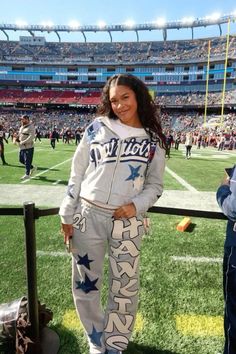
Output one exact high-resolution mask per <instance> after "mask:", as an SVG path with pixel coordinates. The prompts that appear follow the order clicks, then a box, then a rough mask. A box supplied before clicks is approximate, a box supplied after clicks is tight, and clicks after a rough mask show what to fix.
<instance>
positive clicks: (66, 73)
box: [0, 36, 236, 94]
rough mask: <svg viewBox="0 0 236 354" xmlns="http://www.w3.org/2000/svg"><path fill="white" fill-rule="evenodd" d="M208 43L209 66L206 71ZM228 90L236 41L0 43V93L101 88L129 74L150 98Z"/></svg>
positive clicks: (233, 82) (231, 84) (235, 61)
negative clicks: (112, 78) (149, 92)
mask: <svg viewBox="0 0 236 354" xmlns="http://www.w3.org/2000/svg"><path fill="white" fill-rule="evenodd" d="M209 41H210V66H209V71H208V68H207V59H208V45H209ZM227 49H228V57H227V69H226V78H227V81H226V91H229V90H233V89H235V85H236V80H235V79H236V76H235V72H236V36H230V37H229V45H228V47H227V38H226V37H225V36H222V37H214V38H211V39H194V40H179V41H159V42H153V41H152V42H114V43H113V42H109V43H108V42H105V43H86V42H85V43H67V42H65V43H61V42H59V43H56V42H49V43H47V42H46V41H44V42H43V43H41V44H40V45H39V44H27V43H24V42H22V41H0V88H2V89H9V88H10V89H11V88H13V87H18V88H19V87H20V88H21V89H26V90H29V89H32V88H33V89H37V88H42V87H43V88H44V89H62V88H63V89H64V90H65V89H70V90H71V89H72V90H77V89H79V90H88V89H90V90H91V89H98V88H99V89H100V88H101V87H102V86H104V83H105V82H106V80H107V79H108V78H109V77H110V76H111V75H113V74H115V73H132V74H134V75H136V76H138V77H139V78H140V79H142V80H143V81H144V82H145V83H146V84H147V85H148V86H149V88H150V89H151V90H152V91H153V92H154V94H157V93H158V94H166V93H168V94H169V93H183V92H184V93H190V92H205V89H206V80H207V75H208V74H209V76H208V79H209V92H220V91H222V85H223V79H224V72H225V56H226V51H227Z"/></svg>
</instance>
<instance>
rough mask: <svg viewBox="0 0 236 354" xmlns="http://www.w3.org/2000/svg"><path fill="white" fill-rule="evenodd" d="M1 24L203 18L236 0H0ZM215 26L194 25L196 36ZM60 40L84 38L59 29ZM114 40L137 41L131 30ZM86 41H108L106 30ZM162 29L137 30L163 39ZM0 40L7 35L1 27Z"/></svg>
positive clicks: (235, 28)
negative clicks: (200, 26)
mask: <svg viewBox="0 0 236 354" xmlns="http://www.w3.org/2000/svg"><path fill="white" fill-rule="evenodd" d="M0 5H1V6H0V8H1V11H0V24H16V22H17V21H21V22H22V21H23V22H26V23H27V24H30V25H36V24H42V23H43V22H49V21H50V22H52V23H53V24H54V25H69V23H70V22H71V21H77V22H79V23H80V24H81V25H97V24H98V23H99V22H100V21H103V22H105V23H106V24H107V25H112V24H124V23H126V21H130V20H132V21H134V22H135V23H137V24H143V23H151V22H154V21H156V20H157V19H158V18H165V19H166V21H168V22H169V21H175V20H181V19H183V18H184V17H190V16H191V17H194V18H203V17H205V16H208V15H211V14H213V13H220V14H221V15H227V14H230V13H232V12H235V13H236V1H235V0H195V1H193V0H161V1H159V0H116V1H111V0H83V1H81V0H7V1H6V0H4V1H3V0H0ZM222 31H223V34H226V33H227V24H226V25H222ZM219 33H220V32H219V28H218V26H210V27H207V28H200V29H199V28H197V29H195V30H194V36H195V38H199V37H211V36H218V35H219ZM7 34H8V35H9V38H10V39H11V40H18V39H19V36H20V35H29V33H28V32H26V31H23V32H14V31H7ZM230 34H236V23H231V25H230ZM35 35H37V36H45V37H46V39H47V41H58V37H57V35H56V34H55V33H47V32H43V33H41V32H35ZM60 36H61V40H62V41H71V42H74V41H79V42H80V41H81V42H83V41H84V37H83V35H82V34H81V33H79V32H76V33H69V34H67V33H62V34H60ZM112 37H113V41H127V40H128V41H136V40H137V37H136V34H135V32H134V31H128V32H113V33H112ZM86 38H87V41H90V42H91V41H92V42H100V41H110V37H109V35H108V33H106V32H97V33H86ZM162 38H163V37H162V31H160V30H157V31H151V32H150V31H145V32H143V31H140V32H139V40H140V41H142V40H144V41H147V40H162ZM184 38H187V39H190V38H191V30H190V29H183V30H169V31H168V33H167V39H169V40H171V39H184ZM0 40H6V36H5V34H4V33H3V32H1V31H0Z"/></svg>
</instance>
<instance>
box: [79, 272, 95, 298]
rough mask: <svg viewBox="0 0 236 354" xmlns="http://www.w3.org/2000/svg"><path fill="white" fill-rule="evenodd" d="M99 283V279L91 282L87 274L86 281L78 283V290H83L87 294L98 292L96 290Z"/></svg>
mask: <svg viewBox="0 0 236 354" xmlns="http://www.w3.org/2000/svg"><path fill="white" fill-rule="evenodd" d="M97 281H98V278H97V279H95V280H90V279H89V277H88V276H87V274H85V281H80V280H79V281H76V284H77V287H76V289H81V290H83V291H84V292H85V293H86V294H88V293H89V292H90V291H92V290H98V288H96V286H95V283H96V282H97Z"/></svg>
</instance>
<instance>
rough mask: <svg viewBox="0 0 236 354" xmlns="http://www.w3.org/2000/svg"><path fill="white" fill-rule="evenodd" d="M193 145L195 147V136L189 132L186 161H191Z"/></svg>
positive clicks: (187, 135) (186, 143)
mask: <svg viewBox="0 0 236 354" xmlns="http://www.w3.org/2000/svg"><path fill="white" fill-rule="evenodd" d="M192 145H193V135H192V133H190V132H188V133H187V134H186V140H185V149H186V159H190V157H191V149H192Z"/></svg>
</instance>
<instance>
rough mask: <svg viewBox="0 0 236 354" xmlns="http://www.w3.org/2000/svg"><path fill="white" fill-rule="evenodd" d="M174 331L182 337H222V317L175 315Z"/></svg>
mask: <svg viewBox="0 0 236 354" xmlns="http://www.w3.org/2000/svg"><path fill="white" fill-rule="evenodd" d="M175 322H176V329H177V331H178V332H180V333H181V334H182V335H184V336H194V337H209V336H211V337H222V336H223V335H224V332H223V317H222V316H205V315H177V316H175Z"/></svg>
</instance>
